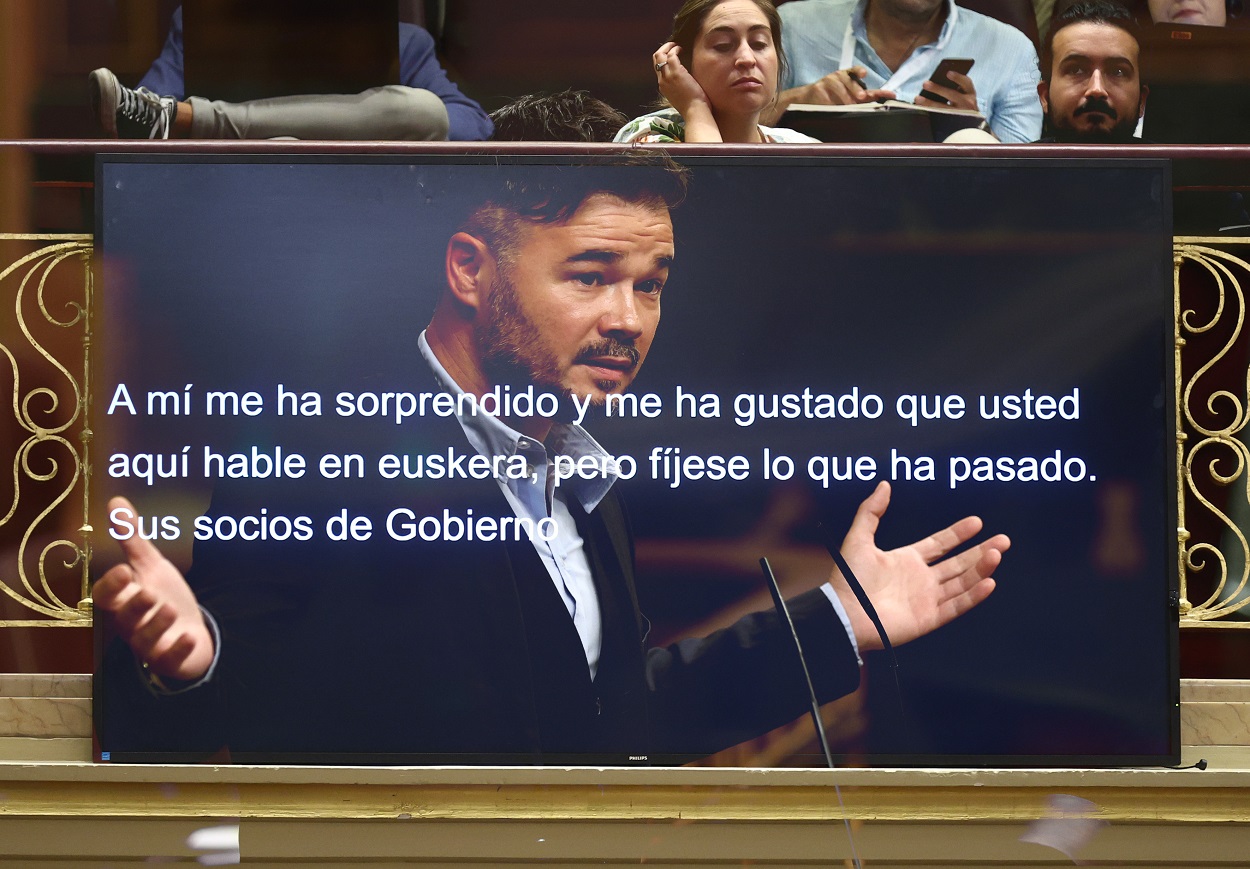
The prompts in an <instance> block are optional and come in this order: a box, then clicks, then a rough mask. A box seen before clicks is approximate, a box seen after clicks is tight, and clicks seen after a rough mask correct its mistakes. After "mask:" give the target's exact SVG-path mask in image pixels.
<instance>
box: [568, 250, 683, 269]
mask: <svg viewBox="0 0 1250 869" xmlns="http://www.w3.org/2000/svg"><path fill="white" fill-rule="evenodd" d="M624 258H625V255H624V254H622V253H617V252H616V251H611V250H598V249H592V250H584V251H581V252H580V253H575V254H573V255H572V256H571V257H569V258H568V259H566V260H565V262H566V263H603V264H604V265H612V264H613V263H618V262H620V261H621V260H622V259H624ZM655 264H656V265H657V266H659V267H660V268H665V269H667V268H671V267H672V265H673V257H672V256H658V257H656V258H655Z"/></svg>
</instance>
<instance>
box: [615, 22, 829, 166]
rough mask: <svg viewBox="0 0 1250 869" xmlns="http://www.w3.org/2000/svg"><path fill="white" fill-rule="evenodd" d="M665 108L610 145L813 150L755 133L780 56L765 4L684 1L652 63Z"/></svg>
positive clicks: (792, 135) (770, 99)
mask: <svg viewBox="0 0 1250 869" xmlns="http://www.w3.org/2000/svg"><path fill="white" fill-rule="evenodd" d="M652 61H653V66H654V67H655V76H656V80H657V82H658V83H659V88H660V95H661V96H662V97H664V102H665V103H667V107H666V108H663V109H660V110H659V111H656V112H652V113H651V114H649V115H643V116H642V117H640V118H635V119H634V120H632V121H630V122H629V123H628V124H626V125H625V126H624V127H622V128H621V131H620V132H619V133H617V134H616V141H617V142H648V143H651V142H816V141H818V140H817V139H813V138H812V137H810V136H805V135H803V134H802V133H796V132H795V131H794V130H786V129H783V128H770V127H763V126H760V122H759V121H760V115H761V113H763V112H764V111H765V110H766V109H768V108H769V107H771V106H772V105H773V103H775V102H776V99H777V83H778V81H779V80H780V73H781V69H782V67H783V66H784V65H785V62H786V61H785V55H784V54H783V53H782V50H781V17H780V16H779V15H778V14H777V9H776V7H775V6H773V4H772V2H771V0H686V2H685V4H683V5H682V7H681V9H680V10H679V11H678V12H677V15H676V16H674V18H673V33H672V36H671V37H670V39H669V41H668V42H666V43H664V44H663V45H661V46H660V47H659V49H658V50H657V51H656V52H655V54H654V55H652Z"/></svg>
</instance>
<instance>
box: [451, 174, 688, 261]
mask: <svg viewBox="0 0 1250 869" xmlns="http://www.w3.org/2000/svg"><path fill="white" fill-rule="evenodd" d="M500 171H501V172H504V173H507V176H509V177H505V178H504V179H503V180H502V182H501V183H500V185H499V187H498V189H497V190H496V191H495V192H494V193H492V194H491V195H490V196H489V197H488V198H486V199H485V200H484V201H482V202H481V204H480V205H478V206H477V207H476V208H474V209H473V212H472V213H471V214H470V215H469V216H468V218H467V219H466V220H465V221H464V222H463V223H462V224H461V225H460V231H462V232H467V233H469V234H470V235H472V236H476V237H477V238H480V239H481V240H482V241H484V242H486V244H487V245H488V246H489V247H490V249H491V251H492V252H493V253H494V254H495V256H496V257H497V258H498V259H499V260H500V261H501V262H504V263H505V264H507V265H511V264H512V257H513V255H514V253H515V252H516V249H517V248H518V246H519V245H520V242H521V231H522V229H523V227H524V226H525V225H526V224H529V225H531V226H538V225H550V224H555V223H562V222H564V221H566V220H568V219H569V218H570V217H572V216H573V214H574V213H575V212H576V211H577V209H578V208H580V207H581V205H582V203H583V202H585V201H586V200H587V199H589V198H590V197H591V196H594V195H596V194H600V193H603V194H607V195H609V196H615V197H616V198H618V199H621V200H623V201H625V202H628V203H630V204H633V205H641V206H644V207H648V208H655V209H657V210H671V209H673V208H676V207H677V206H678V205H680V204H681V202H682V200H683V199H685V197H686V186H687V175H688V171H687V170H686V169H685V168H683V167H681V166H678V165H677V164H676V163H674V162H673V161H672V160H671V159H670V158H669V157H668V156H666V155H664V154H651V153H639V152H634V153H631V154H628V155H624V156H619V157H613V158H611V159H610V160H608V161H603V162H596V163H579V164H576V165H573V164H570V165H565V166H548V167H528V166H526V167H504V168H503V169H501V170H500Z"/></svg>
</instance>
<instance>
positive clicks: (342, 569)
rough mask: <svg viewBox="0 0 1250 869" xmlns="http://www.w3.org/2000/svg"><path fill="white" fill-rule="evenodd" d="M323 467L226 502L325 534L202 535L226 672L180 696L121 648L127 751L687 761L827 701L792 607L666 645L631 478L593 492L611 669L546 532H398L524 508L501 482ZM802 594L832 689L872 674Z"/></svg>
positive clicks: (841, 690)
mask: <svg viewBox="0 0 1250 869" xmlns="http://www.w3.org/2000/svg"><path fill="white" fill-rule="evenodd" d="M404 438H405V442H406V443H405V447H406V448H407V449H409V450H410V451H411V452H412V453H413V454H426V453H439V452H443V453H445V452H446V449H447V447H448V446H449V445H451V446H454V448H455V449H456V450H458V451H460V452H462V453H467V454H469V455H472V450H471V447H470V446H469V444H468V442H467V440H466V439H465V437H464V434H463V431H462V430H461V429H460V426H459V424H458V423H457V422H456V421H455V419H422V420H420V422H419V424H418V425H417V426H416V427H414V429H412V430H409V431H407V432H405V434H404ZM370 461H372V462H376V457H371V458H370ZM367 464H368V462H367ZM315 476H316V475H315V474H310V475H308V476H307V477H306V478H305V479H303V480H301V481H299V482H298V483H293V484H287V485H285V486H279V485H276V484H273V483H269V484H268V485H266V484H264V481H262V482H260V483H251V484H246V485H237V484H232V485H231V486H229V487H228V488H227V487H225V486H222V487H220V488H219V490H218V492H217V493H216V494H215V496H214V504H213V508H212V511H211V513H212V514H228V515H234V516H241V515H256V514H258V512H259V510H260V509H262V508H263V509H265V510H266V511H267V513H268V515H270V516H273V515H278V514H280V513H286V514H287V515H290V513H291V512H292V511H290V510H288V509H285V507H287V506H289V505H290V504H291V503H292V500H291V499H292V498H293V497H294V498H297V499H299V500H298V501H297V503H302V504H303V505H304V507H305V508H306V509H303V510H302V512H304V513H305V514H307V515H309V516H311V517H313V519H314V526H315V528H316V537H315V539H314V540H313V541H308V542H293V541H289V540H288V541H285V542H273V541H268V542H261V541H257V542H255V543H247V544H239V543H238V542H234V543H232V544H230V545H226V544H222V543H219V542H217V543H203V544H196V548H195V552H194V561H195V563H194V566H193V568H192V570H191V571H190V573H189V575H188V580H189V581H190V582H191V584H192V587H193V588H194V590H195V592H196V595H197V597H198V599H199V601H200V603H201V605H202V606H203V608H204V609H206V610H207V611H208V612H210V613H212V615H213V617H214V618H215V620H216V621H217V623H218V625H219V626H220V629H221V640H222V642H221V649H220V657H219V661H218V664H217V669H216V671H215V674H214V676H213V678H212V679H211V680H210V681H209V682H208V683H206V684H204V685H202V686H200V687H197V688H194V689H192V690H190V691H186V692H185V693H182V694H179V695H177V696H162V695H159V694H157V693H154V692H153V691H152V690H150V688H149V687H148V685H147V684H146V683H145V681H144V680H143V679H141V678H140V675H141V674H140V673H139V672H138V670H137V668H136V666H135V663H134V661H133V659H132V658H131V656H130V655H129V651H128V650H127V649H126V648H125V647H124V646H122V645H121V644H120V643H117V642H113V643H111V644H110V645H109V646H108V648H107V649H105V650H104V653H103V654H102V656H101V661H102V672H101V673H100V674H99V675H100V677H101V679H100V683H99V684H100V688H99V689H97V697H98V702H97V728H98V737H99V746H100V749H101V750H102V751H108V752H110V756H111V758H112V759H114V760H125V759H132V760H169V759H174V758H190V757H194V756H206V755H209V754H213V753H214V752H219V751H220V749H222V748H223V747H224V748H226V749H228V750H229V753H230V757H231V758H232V759H233V760H235V761H257V762H260V761H273V762H301V761H306V762H349V761H350V762H369V761H370V760H373V761H378V762H439V763H445V762H490V763H512V762H521V763H569V762H572V763H576V762H587V763H627V762H631V761H632V762H637V760H638V759H642V758H645V759H647V760H649V761H651V762H664V761H666V760H671V761H679V760H685V759H689V758H691V757H694V756H702V755H705V754H708V753H711V752H714V751H717V750H720V749H722V748H725V747H728V746H730V745H734V744H736V743H738V742H741V741H743V740H745V739H749V738H752V737H754V736H757V735H759V734H761V733H763V732H766V731H767V730H769V729H771V728H773V727H776V726H779V725H781V724H783V723H785V722H787V721H790V720H792V719H793V718H795V717H798V716H799V715H801V714H803V712H804V711H805V709H806V708H807V691H806V687H805V686H804V684H803V682H802V676H801V672H800V670H799V668H798V665H797V661H796V659H795V654H794V651H793V646H792V641H791V639H790V638H789V637H788V635H787V633H786V631H784V630H783V629H782V628H781V627H780V624H779V620H778V618H777V617H776V615H775V614H774V613H772V612H771V611H770V612H764V613H759V614H753V615H750V616H747V617H745V618H743V619H741V620H739V621H738V622H736V623H735V624H733V625H732V626H731V627H729V628H728V629H726V630H722V631H719V632H716V633H714V634H712V635H710V636H708V637H703V638H694V639H689V640H683V641H681V642H678V643H675V644H673V645H669V646H667V647H663V648H648V647H647V646H646V632H647V628H646V626H647V622H646V619H645V618H644V617H643V615H642V611H641V609H640V607H639V603H638V600H637V594H636V591H635V586H634V554H633V537H632V534H631V531H630V528H629V523H628V519H627V516H626V514H625V511H624V508H623V505H622V503H621V501H620V499H619V496H618V494H617V493H616V491H615V489H614V490H613V491H612V492H609V494H608V496H607V497H606V498H605V499H604V500H603V502H602V503H601V504H600V505H599V506H598V507H597V508H596V509H595V510H594V511H592V513H590V514H589V515H587V514H584V513H583V514H580V515H577V514H578V512H579V511H577V510H576V509H575V515H577V519H578V524H579V529H580V531H581V533H582V536H583V537H584V539H585V541H586V546H587V552H588V555H589V558H590V562H591V567H592V574H593V577H594V581H595V586H596V591H597V593H598V595H599V602H600V608H601V610H602V623H603V642H602V653H601V658H600V661H599V665H598V672H597V674H596V676H595V678H594V679H593V680H592V679H591V677H590V673H589V670H588V667H587V663H586V659H585V654H584V651H583V649H582V646H581V643H580V640H579V638H578V636H577V633H576V630H575V629H574V627H573V624H572V620H571V619H570V618H569V616H568V614H567V611H566V610H565V607H564V604H563V602H562V601H561V600H560V597H559V594H558V593H557V591H556V589H555V586H554V584H553V582H552V581H551V579H550V576H549V574H548V573H547V571H546V568H545V567H544V565H543V563H542V561H541V559H540V558H539V556H538V554H537V553H536V552H535V550H534V547H533V545H532V544H531V543H530V542H529V541H528V540H527V539H524V538H522V539H521V540H520V541H509V542H499V541H494V542H489V543H483V542H472V543H470V542H464V541H457V542H426V541H423V540H421V539H419V538H417V539H414V540H411V541H400V540H394V539H391V537H390V536H389V535H388V533H387V531H386V527H385V519H386V516H387V515H388V514H389V513H390V511H391V510H394V509H396V508H401V507H402V508H407V509H410V510H411V511H412V512H413V513H414V514H415V515H416V516H417V517H422V516H427V515H428V516H434V517H438V518H439V519H440V520H441V519H442V518H443V517H444V511H447V513H449V514H450V515H452V516H458V517H466V516H469V515H472V516H475V517H480V516H495V517H505V516H511V515H512V511H511V508H510V507H509V505H508V504H507V502H506V500H505V499H504V497H503V495H502V493H501V491H500V489H499V486H498V484H497V483H496V482H495V481H494V480H493V479H486V480H463V479H461V480H454V481H448V480H429V479H422V480H413V481H401V482H399V483H397V484H395V485H384V484H382V483H380V482H379V481H378V480H377V478H376V476H375V475H372V474H370V475H369V477H367V478H366V479H365V480H364V481H360V484H359V485H348V484H344V483H342V482H341V481H326V480H322V479H319V478H317V479H314V477H315ZM573 500H575V499H573ZM343 508H347V509H348V510H349V512H350V513H351V515H353V516H355V515H362V514H363V515H367V516H369V517H370V518H371V519H372V523H373V534H372V538H371V539H370V540H368V541H365V542H357V541H345V542H330V541H327V540H326V539H325V534H324V522H325V519H326V518H327V517H328V516H329V515H334V514H337V513H338V512H339V510H341V509H343ZM470 511H472V512H471V513H470ZM791 607H792V609H793V611H794V614H795V617H796V621H797V623H798V625H799V631H800V636H801V638H802V642H803V647H804V650H805V652H806V654H807V655H808V658H809V662H810V664H811V666H812V669H813V675H814V677H815V679H816V681H817V683H818V685H817V688H818V692H819V693H820V694H821V696H822V699H825V700H828V699H833V698H835V697H837V696H841V695H842V694H845V693H847V692H849V691H851V690H854V688H855V686H856V685H857V684H858V679H859V671H858V666H857V662H856V658H855V653H854V650H853V649H852V647H851V644H850V643H849V641H848V639H847V636H846V632H845V630H844V629H843V627H842V625H841V623H840V621H839V620H838V618H837V616H836V614H835V612H834V610H833V607H832V606H831V605H830V604H829V602H828V600H827V599H826V598H825V596H824V594H823V593H822V592H820V591H819V590H815V591H812V592H808V593H807V594H804V595H801V596H800V597H798V598H796V599H795V600H794V601H792V602H791Z"/></svg>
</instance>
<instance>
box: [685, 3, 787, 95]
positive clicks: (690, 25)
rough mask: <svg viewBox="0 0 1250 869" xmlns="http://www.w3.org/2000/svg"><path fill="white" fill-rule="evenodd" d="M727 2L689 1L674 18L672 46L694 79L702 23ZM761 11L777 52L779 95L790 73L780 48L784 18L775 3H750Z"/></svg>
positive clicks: (784, 55)
mask: <svg viewBox="0 0 1250 869" xmlns="http://www.w3.org/2000/svg"><path fill="white" fill-rule="evenodd" d="M724 2H726V0H686V2H685V3H683V4H682V5H681V8H680V9H678V10H677V14H676V15H674V16H673V32H672V34H671V35H670V36H669V37H668V38H669V41H670V42H676V43H677V44H678V45H680V46H681V51H680V52H679V53H678V55H677V56H678V57H679V58H680V59H681V63H682V66H684V67H685V68H686V69H688V70H689V71H690V74H691V75H694V68H693V67H692V66H691V65H690V61H691V58H692V57H693V52H694V45H695V43H696V42H697V41H698V39H699V31H701V30H702V29H703V22H704V21H705V20H706V19H707V16H708V13H709V12H711V11H712V10H713V9H715V8H716V7H717V6H719V5H720V4H722V3H724ZM751 2H752V3H754V4H755V5H756V6H758V7H759V9H760V11H761V12H763V13H764V17H765V18H766V19H768V28H769V30H771V31H772V32H773V50H774V51H776V52H777V92H778V93H780V92H781V86H782V82H784V81H785V80H786V75H787V73H788V72H789V69H790V67H789V64H788V63H787V62H786V52H785V49H783V48H782V47H781V16H780V15H778V14H777V7H776V6H774V5H773V4H772V0H751Z"/></svg>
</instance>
